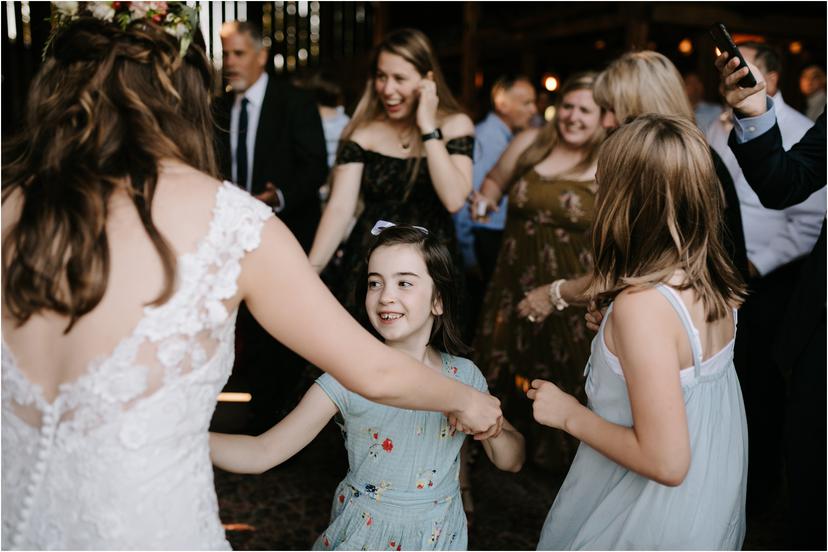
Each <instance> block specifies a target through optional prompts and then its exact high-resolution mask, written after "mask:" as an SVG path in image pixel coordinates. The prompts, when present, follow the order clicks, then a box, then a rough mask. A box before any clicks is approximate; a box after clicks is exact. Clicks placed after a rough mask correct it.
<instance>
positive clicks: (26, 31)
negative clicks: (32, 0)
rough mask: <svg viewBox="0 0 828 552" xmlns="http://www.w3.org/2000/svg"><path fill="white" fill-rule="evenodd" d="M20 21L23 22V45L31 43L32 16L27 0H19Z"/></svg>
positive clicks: (27, 45)
mask: <svg viewBox="0 0 828 552" xmlns="http://www.w3.org/2000/svg"><path fill="white" fill-rule="evenodd" d="M20 21H21V22H22V23H23V45H24V46H26V47H29V46H31V45H32V24H31V23H32V18H31V11H30V10H29V2H28V0H23V1H22V2H20Z"/></svg>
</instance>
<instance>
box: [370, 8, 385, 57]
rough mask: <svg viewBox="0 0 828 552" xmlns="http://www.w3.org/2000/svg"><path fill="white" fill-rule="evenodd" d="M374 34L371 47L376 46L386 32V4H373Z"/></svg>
mask: <svg viewBox="0 0 828 552" xmlns="http://www.w3.org/2000/svg"><path fill="white" fill-rule="evenodd" d="M372 7H373V10H372V11H373V12H374V29H373V30H374V33H373V43H372V44H371V46H372V47H375V46H377V45H378V44H379V43H380V42H382V39H383V38H385V34H386V33H387V32H388V2H373V3H372Z"/></svg>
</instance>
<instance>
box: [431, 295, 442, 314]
mask: <svg viewBox="0 0 828 552" xmlns="http://www.w3.org/2000/svg"><path fill="white" fill-rule="evenodd" d="M431 314H432V315H433V316H442V315H443V300H442V299H441V298H440V295H439V294H438V293H435V294H434V299H433V300H432V301H431Z"/></svg>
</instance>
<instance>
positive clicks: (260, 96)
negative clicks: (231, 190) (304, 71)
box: [230, 72, 268, 192]
mask: <svg viewBox="0 0 828 552" xmlns="http://www.w3.org/2000/svg"><path fill="white" fill-rule="evenodd" d="M267 80H268V76H267V72H264V73H262V74H261V75H260V76H259V78H258V79H256V82H254V83H253V85H252V86H251V87H250V88H248V89H247V90H245V91H244V93H243V94H236V98H235V100H233V108H232V109H231V110H230V149H231V151H232V152H233V182H235V183H236V184H237V185H239V186H241V187H243V188H244V189H245V190H247V191H248V192H249V191H250V190H251V189H252V187H253V150H254V149H255V148H256V132H257V131H258V129H259V114H260V113H261V112H262V103H264V96H265V91H266V90H267ZM243 98H247V101H248V104H247V182H239V181H238V176H237V175H238V172H237V170H236V167H237V164H236V151H237V147H238V143H239V115H240V114H241V103H242V99H243Z"/></svg>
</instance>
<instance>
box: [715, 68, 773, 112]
mask: <svg viewBox="0 0 828 552" xmlns="http://www.w3.org/2000/svg"><path fill="white" fill-rule="evenodd" d="M729 57H730V56H729V54H728V53H727V52H722V54H721V55H720V56H719V57H717V58H716V62H715V64H716V69H718V70H719V73H720V74H721V83H720V84H719V92H721V94H722V97H723V98H724V99H725V102H726V103H727V105H729V106H730V107H732V108H733V109H735V110H736V111H737V112H738V113H739V114H740V115H741V116H743V117H756V116H758V115H761V114H762V113H764V112H765V111H766V110H767V100H766V97H767V93H766V92H765V76H764V75H763V74H762V72H761V71H759V69H758V68H757V67H756V66H755V65H753V64H751V63H748V64H747V67H742V68H741V69H739V70H738V71H737V70H736V68H737V67H739V58H733V59H730V60H729V59H728V58H729ZM748 70H749V71H750V72H751V73H753V76H754V77H755V78H756V86H753V87H751V88H742V87H741V86H739V84H738V82H739V81H740V80H741V79H742V77H744V76H745V75H747V74H748Z"/></svg>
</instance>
